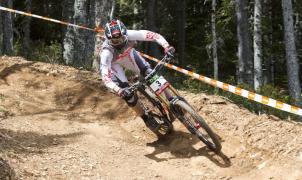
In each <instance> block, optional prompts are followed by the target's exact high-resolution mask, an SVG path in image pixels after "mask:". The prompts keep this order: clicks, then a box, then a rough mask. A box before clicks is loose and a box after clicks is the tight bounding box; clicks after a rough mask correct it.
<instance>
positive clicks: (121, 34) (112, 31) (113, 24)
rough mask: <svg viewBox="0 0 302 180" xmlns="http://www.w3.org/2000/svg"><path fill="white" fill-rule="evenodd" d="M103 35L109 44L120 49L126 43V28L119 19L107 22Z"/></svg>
mask: <svg viewBox="0 0 302 180" xmlns="http://www.w3.org/2000/svg"><path fill="white" fill-rule="evenodd" d="M105 35H106V38H107V39H108V41H109V43H110V45H112V46H113V47H115V48H118V49H120V48H123V47H124V46H125V45H126V44H127V41H128V38H127V28H126V26H125V25H124V24H123V23H122V22H121V21H120V20H112V21H110V22H109V23H107V24H106V27H105Z"/></svg>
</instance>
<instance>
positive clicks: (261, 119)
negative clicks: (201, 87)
mask: <svg viewBox="0 0 302 180" xmlns="http://www.w3.org/2000/svg"><path fill="white" fill-rule="evenodd" d="M182 94H183V95H184V96H185V98H186V99H187V100H189V102H190V103H191V104H192V105H194V106H195V107H196V109H197V110H199V113H200V114H201V115H202V116H203V117H204V118H205V119H206V120H207V121H208V123H209V124H210V125H211V127H213V129H214V130H215V132H217V134H218V135H219V136H220V139H221V142H222V146H223V148H222V154H220V155H216V154H214V153H212V152H211V151H209V150H208V149H207V148H206V147H205V146H204V144H202V143H201V142H200V141H199V140H197V139H196V138H195V137H194V136H192V135H191V134H189V133H188V132H187V131H186V130H185V129H184V128H183V127H182V125H181V124H179V123H178V122H175V124H174V125H175V132H174V133H172V134H171V135H169V136H168V137H166V138H165V139H163V140H160V141H159V140H157V138H156V137H155V136H154V135H153V134H152V133H151V132H150V131H149V130H148V129H147V128H146V127H145V126H144V124H143V122H142V121H141V120H140V119H139V118H137V117H135V115H134V113H133V112H131V111H130V110H129V109H128V108H127V106H126V105H125V103H124V102H123V101H121V100H120V99H119V98H117V97H115V96H114V95H113V94H111V93H109V92H107V91H106V88H105V87H104V86H103V85H102V83H101V82H100V80H98V75H97V74H93V73H91V72H87V71H81V70H76V69H74V68H70V67H65V66H59V65H51V64H44V63H34V62H29V61H25V60H23V59H22V58H18V57H14V58H9V57H2V58H1V59H0V179H2V178H3V177H11V178H16V179H21V178H22V179H41V178H42V179H154V178H157V179H301V178H302V171H301V170H302V164H301V161H302V151H301V147H302V139H301V138H300V136H299V135H300V132H302V127H301V124H299V123H293V122H287V121H282V120H279V119H278V118H275V117H272V116H267V115H260V116H257V115H255V114H252V113H250V112H249V111H247V110H245V109H242V108H240V107H238V106H236V105H234V104H232V103H231V102H229V101H227V100H225V99H223V98H220V97H216V96H208V95H205V94H191V93H187V92H182Z"/></svg>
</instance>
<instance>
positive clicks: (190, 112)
mask: <svg viewBox="0 0 302 180" xmlns="http://www.w3.org/2000/svg"><path fill="white" fill-rule="evenodd" d="M175 106H176V109H177V111H178V113H179V116H178V118H179V119H180V120H181V121H182V122H183V124H184V125H185V126H186V128H187V129H188V130H189V131H190V132H191V133H192V134H195V135H196V136H197V137H198V138H199V139H200V140H201V141H202V142H203V143H205V144H206V145H207V146H208V148H209V149H211V150H212V151H214V152H216V153H219V152H220V150H221V144H220V141H219V140H218V137H217V136H216V134H215V133H214V132H213V131H212V129H211V128H210V127H209V126H208V124H207V123H206V122H205V120H204V119H203V118H202V117H201V116H200V115H199V114H198V113H197V112H196V111H195V110H194V109H193V108H192V107H191V106H190V105H189V104H187V103H186V102H184V101H182V100H178V101H177V102H176V103H175Z"/></svg>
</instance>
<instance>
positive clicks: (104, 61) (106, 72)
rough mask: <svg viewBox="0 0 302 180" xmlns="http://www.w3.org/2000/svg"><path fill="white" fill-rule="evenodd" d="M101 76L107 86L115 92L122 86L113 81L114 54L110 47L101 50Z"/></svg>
mask: <svg viewBox="0 0 302 180" xmlns="http://www.w3.org/2000/svg"><path fill="white" fill-rule="evenodd" d="M100 56H101V66H100V68H101V76H102V80H103V82H104V84H105V86H106V87H108V88H109V89H111V90H113V91H114V92H118V91H119V90H120V87H118V85H116V84H115V83H114V82H113V81H112V79H111V78H112V76H113V71H112V69H111V61H112V59H113V54H112V53H111V52H110V51H109V50H108V49H103V51H102V52H101V55H100Z"/></svg>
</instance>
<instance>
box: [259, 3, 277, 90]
mask: <svg viewBox="0 0 302 180" xmlns="http://www.w3.org/2000/svg"><path fill="white" fill-rule="evenodd" d="M272 6H273V5H272V0H265V1H264V5H263V13H262V14H263V16H266V17H267V19H268V25H267V26H268V30H267V35H266V36H265V35H264V36H263V37H266V38H265V39H264V40H265V42H266V43H267V57H266V58H264V56H262V57H263V60H264V63H263V64H264V71H263V74H262V76H263V84H264V85H265V84H269V83H270V84H272V85H274V74H275V73H274V71H275V67H274V66H275V65H274V55H273V17H272V10H273V8H272ZM263 50H264V49H263Z"/></svg>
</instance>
